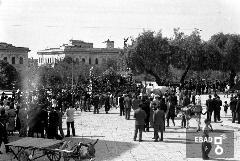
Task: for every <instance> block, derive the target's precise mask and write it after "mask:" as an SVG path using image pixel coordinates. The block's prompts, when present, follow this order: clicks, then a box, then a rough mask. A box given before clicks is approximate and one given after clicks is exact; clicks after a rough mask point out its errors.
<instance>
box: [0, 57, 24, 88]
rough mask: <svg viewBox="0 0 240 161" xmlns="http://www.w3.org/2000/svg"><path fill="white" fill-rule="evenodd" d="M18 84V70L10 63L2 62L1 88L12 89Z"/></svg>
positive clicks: (0, 63) (0, 69)
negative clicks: (14, 84)
mask: <svg viewBox="0 0 240 161" xmlns="http://www.w3.org/2000/svg"><path fill="white" fill-rule="evenodd" d="M16 82H17V83H19V82H20V78H19V74H18V72H17V70H16V69H15V68H14V67H13V66H12V65H10V64H9V63H8V62H6V61H3V60H0V88H2V89H11V88H13V83H16ZM19 85H20V83H19Z"/></svg>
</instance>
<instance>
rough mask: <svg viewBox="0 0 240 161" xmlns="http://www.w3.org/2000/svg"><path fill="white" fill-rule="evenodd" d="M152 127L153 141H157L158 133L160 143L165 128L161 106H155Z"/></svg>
mask: <svg viewBox="0 0 240 161" xmlns="http://www.w3.org/2000/svg"><path fill="white" fill-rule="evenodd" d="M153 126H154V141H155V142H157V141H158V139H159V135H158V132H160V133H161V137H160V141H163V131H164V127H165V113H164V111H163V109H161V106H160V105H159V106H157V110H155V111H154V113H153Z"/></svg>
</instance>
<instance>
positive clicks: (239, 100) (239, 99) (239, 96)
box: [236, 94, 240, 124]
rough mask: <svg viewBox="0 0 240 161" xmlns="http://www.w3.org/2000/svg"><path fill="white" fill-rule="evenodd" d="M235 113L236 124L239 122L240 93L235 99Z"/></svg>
mask: <svg viewBox="0 0 240 161" xmlns="http://www.w3.org/2000/svg"><path fill="white" fill-rule="evenodd" d="M236 114H237V120H238V124H240V94H238V100H237V106H236Z"/></svg>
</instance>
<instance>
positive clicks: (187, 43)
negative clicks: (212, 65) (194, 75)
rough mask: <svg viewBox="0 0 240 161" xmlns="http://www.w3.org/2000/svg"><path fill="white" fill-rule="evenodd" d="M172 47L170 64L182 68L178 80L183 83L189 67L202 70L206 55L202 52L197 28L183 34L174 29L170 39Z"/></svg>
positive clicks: (201, 42)
mask: <svg viewBox="0 0 240 161" xmlns="http://www.w3.org/2000/svg"><path fill="white" fill-rule="evenodd" d="M170 44H171V45H172V49H173V53H174V54H173V57H172V61H171V63H172V65H173V66H174V67H177V68H180V69H184V70H185V71H184V73H183V74H182V76H181V80H180V82H181V83H182V84H183V83H184V80H185V78H186V76H187V73H188V71H189V70H190V69H192V70H197V71H203V70H205V69H206V66H205V65H204V63H203V62H206V59H207V58H206V57H207V55H205V54H204V50H203V41H202V40H201V37H200V33H199V30H198V29H195V30H194V31H193V32H192V33H191V34H190V35H185V34H184V33H183V32H181V31H180V29H179V28H177V29H174V38H173V39H172V40H171V41H170Z"/></svg>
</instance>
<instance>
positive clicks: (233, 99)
mask: <svg viewBox="0 0 240 161" xmlns="http://www.w3.org/2000/svg"><path fill="white" fill-rule="evenodd" d="M236 106H237V99H236V97H233V96H232V97H231V100H230V110H231V111H232V123H235V120H236Z"/></svg>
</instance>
